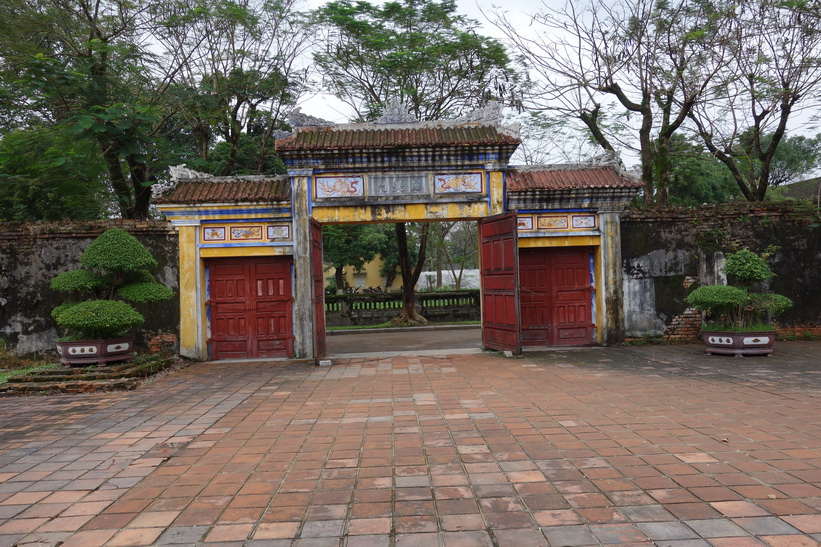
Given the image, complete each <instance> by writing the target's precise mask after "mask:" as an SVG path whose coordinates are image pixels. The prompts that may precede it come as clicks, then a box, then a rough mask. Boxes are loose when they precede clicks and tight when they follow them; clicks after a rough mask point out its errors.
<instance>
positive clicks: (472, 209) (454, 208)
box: [311, 200, 488, 224]
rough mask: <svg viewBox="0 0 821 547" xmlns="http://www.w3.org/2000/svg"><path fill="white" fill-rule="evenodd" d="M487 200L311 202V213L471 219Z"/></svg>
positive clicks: (332, 217) (329, 220) (343, 217)
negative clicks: (365, 203)
mask: <svg viewBox="0 0 821 547" xmlns="http://www.w3.org/2000/svg"><path fill="white" fill-rule="evenodd" d="M487 209H488V207H487V201H485V200H482V201H475V202H470V203H442V204H438V203H433V204H431V203H409V204H390V203H385V204H382V205H363V206H355V207H353V206H335V207H322V206H317V205H314V208H313V210H312V211H311V216H312V217H313V218H314V220H316V221H318V222H320V223H322V224H348V223H351V222H417V221H425V220H473V219H477V218H482V217H486V216H487V215H488V211H487Z"/></svg>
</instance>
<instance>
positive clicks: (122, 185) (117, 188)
mask: <svg viewBox="0 0 821 547" xmlns="http://www.w3.org/2000/svg"><path fill="white" fill-rule="evenodd" d="M98 145H99V146H100V149H101V150H102V154H103V160H104V161H105V164H106V168H107V169H108V179H109V181H111V187H112V188H114V194H115V195H116V196H117V207H118V208H119V210H120V216H121V217H122V218H134V199H133V197H132V196H131V185H130V184H129V183H128V180H126V176H125V173H124V172H123V166H122V164H121V163H120V155H119V154H118V153H117V151H116V150H115V149H114V146H113V145H112V144H110V143H106V142H102V141H98Z"/></svg>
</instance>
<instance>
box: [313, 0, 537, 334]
mask: <svg viewBox="0 0 821 547" xmlns="http://www.w3.org/2000/svg"><path fill="white" fill-rule="evenodd" d="M314 21H315V24H316V27H315V28H316V29H317V32H318V33H320V35H321V39H322V41H323V43H324V44H325V45H324V48H323V49H321V50H319V51H318V52H317V53H316V54H315V55H314V61H315V62H316V65H317V68H318V69H319V72H320V73H321V74H322V75H323V80H322V84H323V86H324V88H325V89H326V90H327V91H329V92H330V93H332V94H333V95H335V96H336V97H338V98H339V99H340V100H342V101H343V102H345V103H346V104H348V105H349V106H351V108H352V109H353V111H354V113H355V118H356V120H357V121H368V120H373V119H376V118H377V117H378V116H379V114H380V113H381V112H382V111H383V109H384V107H385V106H386V105H387V104H388V103H389V102H391V101H394V100H399V102H401V103H402V105H403V106H404V107H405V108H406V109H407V111H408V112H409V113H411V114H412V115H414V116H415V117H416V119H419V120H435V119H444V118H448V117H455V116H458V115H460V114H462V113H464V112H466V111H469V110H472V109H475V108H477V107H479V106H483V105H484V104H485V103H487V102H488V101H489V100H500V101H502V102H507V103H508V104H511V103H513V104H518V100H519V97H520V93H521V89H520V82H521V80H522V75H521V72H520V71H519V70H518V69H517V67H516V66H515V65H514V63H513V62H512V60H511V59H510V58H509V57H508V55H507V53H506V51H505V48H504V46H503V45H502V44H501V43H500V42H499V41H498V40H495V39H493V38H490V37H487V36H482V35H480V34H478V33H477V32H476V28H477V27H478V23H477V22H476V21H474V20H472V19H469V18H467V17H465V16H463V15H459V14H457V13H456V3H455V1H453V0H443V1H442V2H436V1H435V0H399V1H391V2H386V3H385V4H381V5H376V4H371V3H369V2H366V1H363V0H359V1H351V0H337V1H333V2H330V3H328V4H326V5H325V6H323V7H321V8H320V9H318V10H317V11H316V12H315V14H314ZM428 230H429V228H428V226H427V225H426V224H422V225H421V227H420V231H419V238H418V245H419V247H418V252H417V262H416V264H415V265H413V264H411V253H410V252H409V250H408V241H409V237H408V230H407V227H406V226H405V225H404V224H401V223H400V224H396V225H395V231H396V233H395V235H396V241H397V245H398V247H399V248H398V251H399V257H398V262H399V267H400V270H401V273H402V282H403V286H404V297H403V298H404V300H403V303H404V304H403V309H402V314H401V315H400V317H399V318H398V319H397V321H396V322H397V324H401V323H411V324H416V323H423V322H425V319H424V318H423V317H422V316H420V315H419V314H418V313H417V312H416V306H415V302H416V294H415V284H416V281H417V280H418V278H419V275H420V274H421V272H422V268H423V263H424V259H425V254H426V245H427V240H428Z"/></svg>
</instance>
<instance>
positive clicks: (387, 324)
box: [326, 321, 482, 331]
mask: <svg viewBox="0 0 821 547" xmlns="http://www.w3.org/2000/svg"><path fill="white" fill-rule="evenodd" d="M481 324H482V323H481V321H446V322H444V323H428V324H427V325H425V326H426V327H444V326H449V325H481ZM395 328H403V329H413V328H416V327H412V326H408V327H392V326H391V322H390V321H386V322H384V323H379V324H378V325H352V326H350V327H326V330H329V331H331V330H369V329H395Z"/></svg>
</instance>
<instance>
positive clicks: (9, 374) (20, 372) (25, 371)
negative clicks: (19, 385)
mask: <svg viewBox="0 0 821 547" xmlns="http://www.w3.org/2000/svg"><path fill="white" fill-rule="evenodd" d="M61 367H62V365H61V364H60V363H39V364H36V365H29V366H27V367H23V368H15V369H11V370H4V371H0V385H3V384H5V383H7V382H8V381H9V378H14V377H15V376H27V375H30V374H32V373H34V372H39V371H46V370H54V369H58V368H61Z"/></svg>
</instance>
